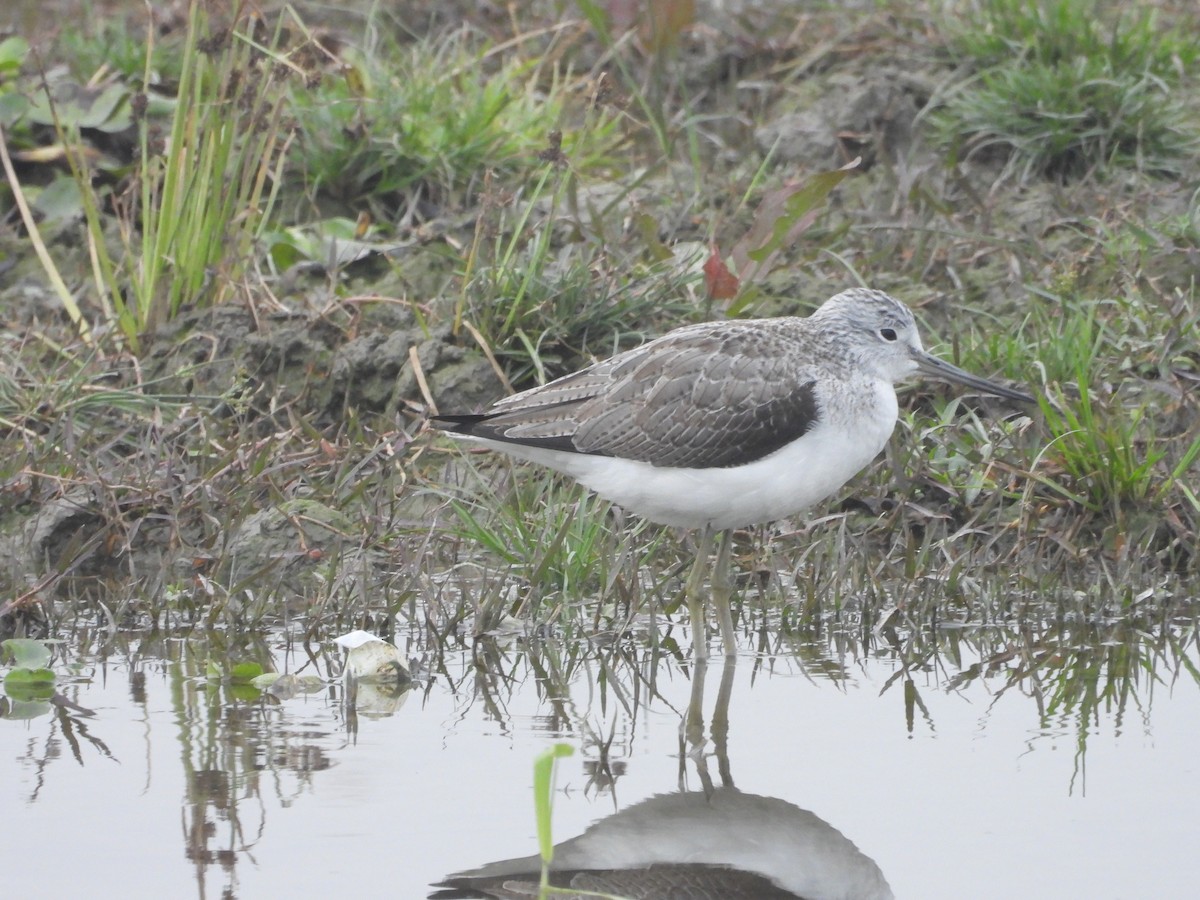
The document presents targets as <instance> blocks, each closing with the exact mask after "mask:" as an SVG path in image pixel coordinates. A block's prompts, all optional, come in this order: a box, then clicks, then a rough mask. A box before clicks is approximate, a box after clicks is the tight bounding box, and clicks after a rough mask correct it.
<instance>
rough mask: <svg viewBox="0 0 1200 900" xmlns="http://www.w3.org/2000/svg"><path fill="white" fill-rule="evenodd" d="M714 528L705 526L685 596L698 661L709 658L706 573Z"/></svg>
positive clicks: (694, 650) (694, 651)
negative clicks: (705, 591)
mask: <svg viewBox="0 0 1200 900" xmlns="http://www.w3.org/2000/svg"><path fill="white" fill-rule="evenodd" d="M712 544H713V530H712V526H711V525H705V526H704V532H703V533H702V534H701V535H700V545H699V546H698V547H697V548H696V562H695V564H694V565H693V566H692V572H691V574H690V575H688V580H687V587H686V588H685V590H684V596H685V597H686V598H687V605H688V619H689V621H690V622H691V625H692V654H693V656H694V657H695V659H696V661H697V662H702V661H704V660H706V659H708V625H707V618H708V617H707V616H706V615H705V614H704V573H705V571H706V570H707V569H708V554H709V553H711V552H712Z"/></svg>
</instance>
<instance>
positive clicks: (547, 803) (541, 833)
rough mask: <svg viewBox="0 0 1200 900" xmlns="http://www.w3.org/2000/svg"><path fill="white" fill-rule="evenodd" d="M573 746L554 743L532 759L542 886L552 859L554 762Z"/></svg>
mask: <svg viewBox="0 0 1200 900" xmlns="http://www.w3.org/2000/svg"><path fill="white" fill-rule="evenodd" d="M574 752H575V748H574V747H572V746H571V745H570V744H555V745H554V746H553V747H550V748H549V749H548V750H546V751H545V752H544V753H541V754H539V755H538V757H537V758H536V759H535V760H534V761H533V806H534V811H535V813H536V815H537V834H538V852H539V853H540V854H541V856H542V887H543V889H544V888H545V887H546V886H547V885H548V884H549V877H550V863H551V861H552V860H553V859H554V838H553V836H552V834H551V829H550V812H551V809H552V808H553V805H554V804H553V802H552V800H551V797H550V794H551V791H553V790H554V762H555V760H557V759H559V758H561V757H564V756H570V755H571V754H572V753H574Z"/></svg>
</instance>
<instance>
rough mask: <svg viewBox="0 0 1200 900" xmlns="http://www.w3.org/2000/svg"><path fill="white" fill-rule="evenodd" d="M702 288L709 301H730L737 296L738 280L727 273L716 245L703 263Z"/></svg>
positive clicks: (727, 269)
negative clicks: (705, 289)
mask: <svg viewBox="0 0 1200 900" xmlns="http://www.w3.org/2000/svg"><path fill="white" fill-rule="evenodd" d="M704 286H705V287H706V288H707V289H708V297H709V299H710V300H732V299H733V298H734V297H736V296H737V292H738V287H739V286H740V285H739V283H738V278H737V276H736V275H734V274H733V273H732V272H730V271H729V266H727V265H725V260H723V259H721V254H720V253H718V252H717V245H716V244H713V245H712V250H711V252H710V253H709V255H708V259H706V260H705V261H704Z"/></svg>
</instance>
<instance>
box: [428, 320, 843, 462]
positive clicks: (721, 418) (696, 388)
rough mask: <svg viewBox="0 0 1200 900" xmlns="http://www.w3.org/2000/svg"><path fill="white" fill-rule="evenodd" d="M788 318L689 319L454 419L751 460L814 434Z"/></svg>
mask: <svg viewBox="0 0 1200 900" xmlns="http://www.w3.org/2000/svg"><path fill="white" fill-rule="evenodd" d="M789 321H790V322H791V323H796V322H797V321H799V320H795V319H793V320H783V319H775V320H770V324H771V326H772V327H770V328H764V327H763V323H762V322H759V323H755V325H756V326H757V327H754V328H747V327H742V326H746V325H749V324H750V323H739V322H719V323H708V324H705V325H695V326H691V327H689V328H683V329H679V330H678V331H674V332H672V333H671V334H669V335H667V336H665V337H663V338H659V339H658V340H656V341H652V342H650V343H649V344H646V345H644V346H642V347H639V348H638V349H636V350H630V351H627V352H626V353H622V354H619V355H617V356H614V357H613V358H612V359H609V360H605V361H604V362H600V363H596V364H595V365H593V366H590V367H588V368H586V369H583V370H581V371H579V372H576V373H574V374H572V375H568V376H566V377H565V378H560V379H558V380H557V381H553V382H550V383H549V384H546V385H543V386H542V387H539V388H534V389H533V390H531V391H526V392H524V393H522V394H517V395H515V396H513V397H509V398H507V399H505V400H502V401H500V402H499V403H497V404H496V405H495V406H494V407H492V409H491V410H490V411H489V413H487V414H485V415H483V416H481V417H456V418H455V419H454V425H455V427H454V428H453V429H452V430H455V431H458V432H460V433H463V434H471V435H475V436H477V437H485V438H491V439H492V440H499V441H510V442H514V443H519V444H526V445H529V446H536V447H546V448H550V449H556V450H569V451H573V452H576V453H590V454H598V455H603V456H618V457H622V458H625V459H635V460H641V461H643V462H649V463H652V464H654V465H657V466H676V467H689V468H720V467H726V466H738V465H745V464H746V463H749V462H753V461H755V460H757V459H761V458H762V457H764V456H767V455H768V454H770V453H773V452H774V451H776V450H778V449H780V448H781V447H783V446H784V445H786V444H788V443H790V442H791V441H794V440H796V439H797V438H799V437H801V436H802V435H804V434H805V433H806V432H807V431H808V430H809V429H810V428H812V426H813V425H814V424H815V422H816V420H817V417H818V415H819V409H818V404H817V400H816V394H815V389H814V388H815V385H814V381H815V379H814V376H813V373H812V371H811V369H810V367H809V365H808V363H807V361H806V360H805V358H804V355H803V349H804V348H803V344H802V341H800V340H799V339H798V338H797V336H796V335H795V334H789V331H788V327H787V324H788V323H789ZM793 327H794V325H793ZM468 418H470V421H469V422H465V421H464V420H465V419H468Z"/></svg>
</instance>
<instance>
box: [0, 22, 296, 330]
mask: <svg viewBox="0 0 1200 900" xmlns="http://www.w3.org/2000/svg"><path fill="white" fill-rule="evenodd" d="M201 7H202V4H200V3H193V4H192V6H191V9H190V18H189V21H188V27H187V34H186V38H185V42H184V46H183V50H182V66H181V70H180V82H179V88H178V96H177V98H176V100H175V102H174V106H173V111H172V113H171V120H170V124H169V128H167V129H166V131H165V132H164V131H162V130H161V129H160V126H159V125H158V123H157V122H156V121H154V120H152V119H151V118H150V117H149V116H147V115H146V105H147V104H146V97H145V95H144V94H139V95H134V96H132V97H130V98H129V99H128V103H129V106H130V108H131V109H132V111H133V115H134V118H135V119H136V120H137V122H138V131H139V134H138V141H139V149H140V159H139V162H138V164H137V166H136V170H135V172H134V174H133V176H132V179H131V182H130V184H131V188H130V189H129V190H126V191H122V192H120V193H114V192H112V191H111V189H110V188H109V187H108V186H107V185H105V184H104V183H103V182H100V181H98V180H97V179H96V177H95V173H94V172H93V170H92V167H91V163H90V161H89V159H88V157H87V156H86V155H85V154H83V153H82V152H79V150H78V148H80V147H82V146H83V143H82V142H81V139H80V135H79V133H78V127H77V126H76V125H75V124H73V123H71V122H67V121H64V120H62V119H58V118H56V120H55V121H56V127H57V128H58V130H59V132H60V139H61V140H62V142H63V145H64V146H65V147H67V148H68V151H69V152H68V154H67V160H68V162H69V163H70V166H71V171H72V174H73V176H74V178H75V181H76V183H77V185H78V187H79V191H80V195H81V201H82V206H83V212H84V215H85V221H86V232H85V239H86V241H87V246H88V249H89V252H90V255H91V260H92V272H93V281H94V285H93V286H94V288H95V290H96V293H97V295H98V300H99V303H100V306H101V308H102V309H103V310H104V314H105V317H106V318H107V319H108V320H109V321H110V322H111V323H112V324H113V325H115V326H116V328H117V330H118V332H119V334H120V336H121V338H122V339H123V340H124V342H125V343H126V344H127V345H128V346H129V347H130V348H131V349H133V350H135V351H137V350H138V349H139V348H140V336H141V335H142V334H144V333H146V332H147V331H151V330H153V329H154V328H155V327H157V326H158V325H159V324H161V323H162V322H164V321H166V320H168V319H170V318H171V317H172V316H174V315H175V314H176V313H177V312H178V311H179V309H180V308H181V307H182V306H183V305H184V304H185V303H194V304H201V305H212V304H216V303H219V302H221V301H222V300H224V299H225V298H226V297H227V296H228V295H229V294H230V293H231V292H232V291H234V290H236V289H237V287H238V284H239V281H240V279H241V278H242V277H243V275H244V274H245V273H246V272H247V271H248V270H249V268H250V266H251V265H252V261H253V253H252V247H253V244H254V241H255V240H256V238H257V237H258V236H259V234H260V232H261V230H262V228H263V227H264V225H265V223H266V222H267V221H268V219H269V218H270V214H271V208H272V204H273V201H274V196H275V194H274V192H275V191H276V190H277V189H278V183H279V167H280V164H281V163H280V160H281V158H282V154H283V151H284V148H285V146H286V143H287V140H288V138H287V136H286V135H285V132H284V129H283V128H282V126H281V112H282V102H283V99H284V96H285V95H284V92H283V90H282V89H281V87H280V85H279V84H278V79H279V77H280V74H281V72H282V71H283V69H282V67H280V68H276V67H275V65H274V62H279V61H280V60H279V58H278V57H277V56H273V55H271V54H270V53H268V52H267V51H266V50H265V49H264V48H262V47H260V46H259V45H257V44H256V43H255V42H254V40H253V39H252V38H251V37H249V36H248V35H246V34H244V33H242V32H239V31H236V30H235V31H222V32H220V33H218V34H210V32H209V28H208V25H207V22H206V19H205V16H204V14H203V12H202V9H201ZM147 41H148V42H152V41H153V33H152V31H151V32H148V33H147ZM153 58H154V54H153V52H152V50H147V52H146V56H145V59H146V69H145V71H144V84H145V85H146V86H147V87H148V86H149V85H150V84H151V83H153V81H154V80H155V75H154V73H153V72H152V71H151V68H150V65H151V60H152V59H153ZM139 98H140V99H139ZM52 108H53V104H52ZM10 180H12V176H11V175H10ZM110 205H111V206H112V208H113V209H115V211H116V213H117V231H118V235H119V249H120V252H119V254H114V253H113V252H112V251H111V250H110V247H109V244H108V243H107V235H108V233H109V230H108V228H107V223H108V221H109V218H108V216H107V213H106V212H105V210H107V208H108V207H109V206H110ZM26 219H27V221H26V224H27V226H29V230H30V235H31V240H33V242H34V244H35V247H36V248H38V249H39V256H40V258H41V260H42V264H43V267H44V268H45V269H46V271H47V274H48V276H49V277H50V278H51V280H52V282H55V283H57V284H61V282H62V278H61V276H60V275H59V274H58V272H57V269H56V266H55V264H54V261H53V259H52V258H51V257H50V255H49V253H48V252H46V251H45V247H44V244H43V242H42V241H41V239H40V236H39V235H38V234H37V231H36V226H35V225H34V224H33V222H32V219H31V218H30V217H26ZM59 293H60V296H61V297H62V302H63V303H64V306H66V307H67V309H68V311H71V310H72V309H73V307H74V305H75V304H74V298H73V297H70V296H69V295H68V294H66V293H64V292H63V291H62V290H61V289H60V291H59ZM72 317H73V319H75V321H76V322H77V324H78V327H79V329H80V332H81V334H84V335H86V334H87V325H86V323H85V322H84V321H83V320H82V319H81V318H80V317H79V316H78V315H77V313H72Z"/></svg>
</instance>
